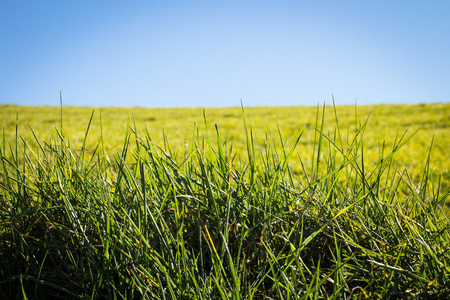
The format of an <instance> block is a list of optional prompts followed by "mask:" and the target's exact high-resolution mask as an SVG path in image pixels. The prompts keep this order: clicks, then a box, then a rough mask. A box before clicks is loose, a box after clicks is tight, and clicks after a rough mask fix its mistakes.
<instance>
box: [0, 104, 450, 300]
mask: <svg viewBox="0 0 450 300" xmlns="http://www.w3.org/2000/svg"><path fill="white" fill-rule="evenodd" d="M0 116H1V120H2V123H3V124H2V126H3V138H2V144H1V158H2V161H1V167H0V184H1V187H0V194H1V199H0V201H2V202H1V205H0V218H1V219H0V234H1V238H0V241H1V242H0V297H2V298H3V297H7V298H14V297H16V298H27V297H28V298H35V297H38V296H42V295H45V297H58V298H61V297H66V298H82V299H84V298H107V299H114V298H127V299H128V298H133V299H141V298H146V299H155V298H160V299H297V298H299V299H329V298H330V299H332V298H343V299H349V298H351V299H353V298H355V299H358V298H359V299H366V298H369V299H373V298H379V297H381V298H392V299H399V298H402V299H405V298H406V299H408V298H411V299H412V298H414V297H434V298H436V297H440V298H442V299H445V298H447V297H449V295H450V290H449V289H448V287H449V286H450V257H449V255H448V253H450V251H449V250H450V231H449V222H448V219H447V216H448V211H449V207H448V202H446V201H448V198H449V187H450V173H449V163H448V162H449V159H450V154H449V152H448V150H447V149H450V136H449V133H450V120H449V116H450V104H426V105H425V104H424V105H377V106H358V107H354V106H338V107H333V106H328V107H270V108H269V107H252V108H245V110H244V111H243V110H242V108H221V109H215V108H214V109H213V108H208V109H206V110H203V109H186V108H180V109H145V108H102V109H96V110H95V112H94V113H93V110H92V108H79V107H64V108H63V114H62V116H61V109H60V108H55V107H19V106H2V107H1V111H0ZM61 120H62V122H61ZM216 124H217V125H216ZM87 133H88V134H87ZM431 146H432V147H431ZM430 149H431V151H430Z"/></svg>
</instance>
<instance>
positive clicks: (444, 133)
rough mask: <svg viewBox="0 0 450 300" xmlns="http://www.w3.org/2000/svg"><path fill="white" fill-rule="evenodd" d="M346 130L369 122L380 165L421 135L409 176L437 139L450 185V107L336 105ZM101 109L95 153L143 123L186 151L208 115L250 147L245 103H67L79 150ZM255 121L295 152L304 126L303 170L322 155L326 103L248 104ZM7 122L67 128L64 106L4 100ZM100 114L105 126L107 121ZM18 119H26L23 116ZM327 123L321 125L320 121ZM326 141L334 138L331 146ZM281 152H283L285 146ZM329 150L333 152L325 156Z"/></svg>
mask: <svg viewBox="0 0 450 300" xmlns="http://www.w3.org/2000/svg"><path fill="white" fill-rule="evenodd" d="M336 112H337V117H338V124H339V130H340V133H341V140H342V141H343V145H347V144H349V143H351V140H349V141H347V139H352V138H353V137H354V136H355V135H356V132H358V131H359V130H360V129H361V127H362V125H363V124H364V123H366V121H367V125H366V128H365V131H364V135H363V138H364V139H363V140H364V158H365V160H366V161H367V162H373V163H376V162H377V161H378V160H379V158H380V154H381V148H382V144H383V142H384V143H385V145H386V150H385V152H387V151H389V150H391V149H392V146H393V144H394V141H395V140H396V139H399V138H400V137H401V136H402V135H403V134H404V133H405V132H406V136H409V135H411V134H413V133H414V132H416V131H417V130H418V131H417V133H416V134H415V135H414V137H413V138H412V139H411V140H410V141H409V142H408V143H406V144H405V145H404V146H403V147H402V149H401V150H400V151H399V152H398V153H397V154H396V162H397V166H398V167H399V168H400V171H401V170H402V169H403V168H405V167H406V168H407V169H408V172H409V174H410V175H411V176H412V177H413V178H415V179H417V180H418V178H420V176H421V175H422V174H421V172H422V170H423V168H424V166H425V163H426V161H427V157H428V153H429V150H430V146H431V143H432V141H433V148H432V152H431V166H432V172H433V174H434V175H436V176H438V175H439V174H441V175H442V184H443V187H444V188H448V187H449V186H450V185H449V182H450V172H449V168H450V166H449V165H450V164H449V161H450V153H449V151H448V149H450V104H448V103H447V104H417V105H370V106H357V107H355V106H338V107H336ZM92 113H93V119H92V123H91V125H90V129H89V134H88V138H87V143H86V148H87V149H88V150H93V149H94V148H95V146H96V145H97V144H98V142H99V140H100V137H101V130H102V134H103V145H104V147H105V150H107V151H110V150H111V151H112V152H114V151H117V150H120V149H121V144H122V143H123V141H124V138H125V133H126V132H127V126H130V127H134V126H135V125H136V127H137V132H138V134H140V135H145V134H146V131H148V132H149V134H150V136H151V137H152V140H153V142H154V143H156V144H157V145H160V146H163V145H164V140H163V135H165V136H167V140H168V141H169V143H170V146H171V148H172V149H173V150H174V152H175V153H177V154H178V155H182V154H183V153H184V152H185V150H186V149H189V148H190V146H191V144H190V143H191V140H192V138H193V136H194V133H195V131H196V128H198V132H200V133H199V134H200V138H201V137H202V136H203V135H205V132H206V131H205V122H204V114H205V115H206V120H207V124H208V134H209V135H210V136H211V137H213V138H214V140H213V142H214V141H215V130H216V129H215V126H214V125H215V124H217V125H218V127H219V130H220V134H221V137H222V140H226V141H228V144H229V145H230V144H232V145H233V149H234V150H233V151H234V153H237V154H238V155H239V153H240V152H241V151H242V150H244V149H245V147H246V146H245V143H246V140H245V131H244V122H243V112H242V108H241V107H230V108H206V109H202V108H142V107H135V108H109V107H107V108H91V107H63V131H64V135H65V136H66V137H68V139H69V141H70V144H71V146H72V147H74V148H77V147H81V145H82V143H83V140H84V136H85V133H86V130H87V127H88V124H89V120H90V117H91V115H92ZM244 113H245V117H246V120H247V125H248V126H249V127H251V128H252V132H253V138H254V143H255V145H256V150H257V152H258V149H262V150H263V149H264V143H265V140H266V136H268V138H269V140H273V141H274V142H275V145H280V143H279V141H280V139H279V133H278V128H279V130H280V132H281V136H282V138H283V140H284V141H285V142H286V146H287V147H288V149H289V148H290V147H289V145H290V143H292V142H294V141H295V139H296V137H297V136H298V135H299V134H300V133H301V132H302V131H303V134H302V136H301V138H300V143H299V145H298V146H297V152H296V155H295V156H294V157H293V159H292V162H291V166H292V168H293V170H294V172H295V173H299V172H300V170H301V166H300V163H299V159H302V161H303V163H304V164H305V167H309V165H310V161H311V159H312V155H313V153H314V149H313V145H314V136H315V132H316V131H315V128H316V117H317V114H318V115H319V117H321V116H322V113H323V107H248V108H244ZM0 118H1V121H2V123H1V125H2V127H3V129H4V133H5V134H6V136H7V137H8V138H9V139H11V138H15V134H16V133H15V128H16V123H17V124H18V134H19V135H20V136H21V137H23V138H24V139H25V140H26V141H27V142H28V143H29V144H30V145H35V143H34V137H33V134H32V132H31V130H30V128H29V127H31V128H32V129H33V131H34V132H35V133H36V135H37V136H38V138H39V139H40V140H43V141H49V140H50V138H51V136H55V134H56V132H55V126H57V128H58V129H59V128H60V126H61V122H60V120H61V109H60V107H28V106H13V105H3V106H1V110H0ZM100 118H101V124H102V126H100ZM16 119H17V120H18V121H16ZM336 124H337V122H336V118H335V111H334V108H333V107H332V106H327V107H325V122H324V130H323V132H325V133H329V135H330V136H333V135H334V134H337V131H336V128H337V126H336ZM319 125H320V124H318V126H319ZM325 146H326V143H325ZM279 150H280V149H279ZM324 155H326V153H325V154H324Z"/></svg>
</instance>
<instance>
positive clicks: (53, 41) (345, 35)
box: [0, 0, 450, 107]
mask: <svg viewBox="0 0 450 300" xmlns="http://www.w3.org/2000/svg"><path fill="white" fill-rule="evenodd" d="M449 20H450V1H448V0H445V1H444V0H443V1H400V0H399V1H390V0H389V1H387V0H377V1H374V0H373V1H361V0H358V1H346V0H343V1H320V0H319V1H138V0H134V1H115V0H109V1H100V0H96V1H75V0H73V1H61V0H58V1H26V0H21V1H12V0H11V1H9V0H0V104H20V105H56V106H58V105H59V91H60V90H61V91H62V93H63V101H64V105H66V106H68V105H79V106H86V105H87V106H131V107H133V106H145V107H224V106H239V105H240V99H242V101H243V103H244V105H245V106H276V105H283V106H287V105H316V104H317V103H323V102H324V101H325V102H326V103H328V104H329V103H331V97H332V95H334V97H335V99H336V103H337V104H354V103H355V101H356V102H357V103H358V104H375V103H419V102H449V101H450V21H449Z"/></svg>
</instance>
